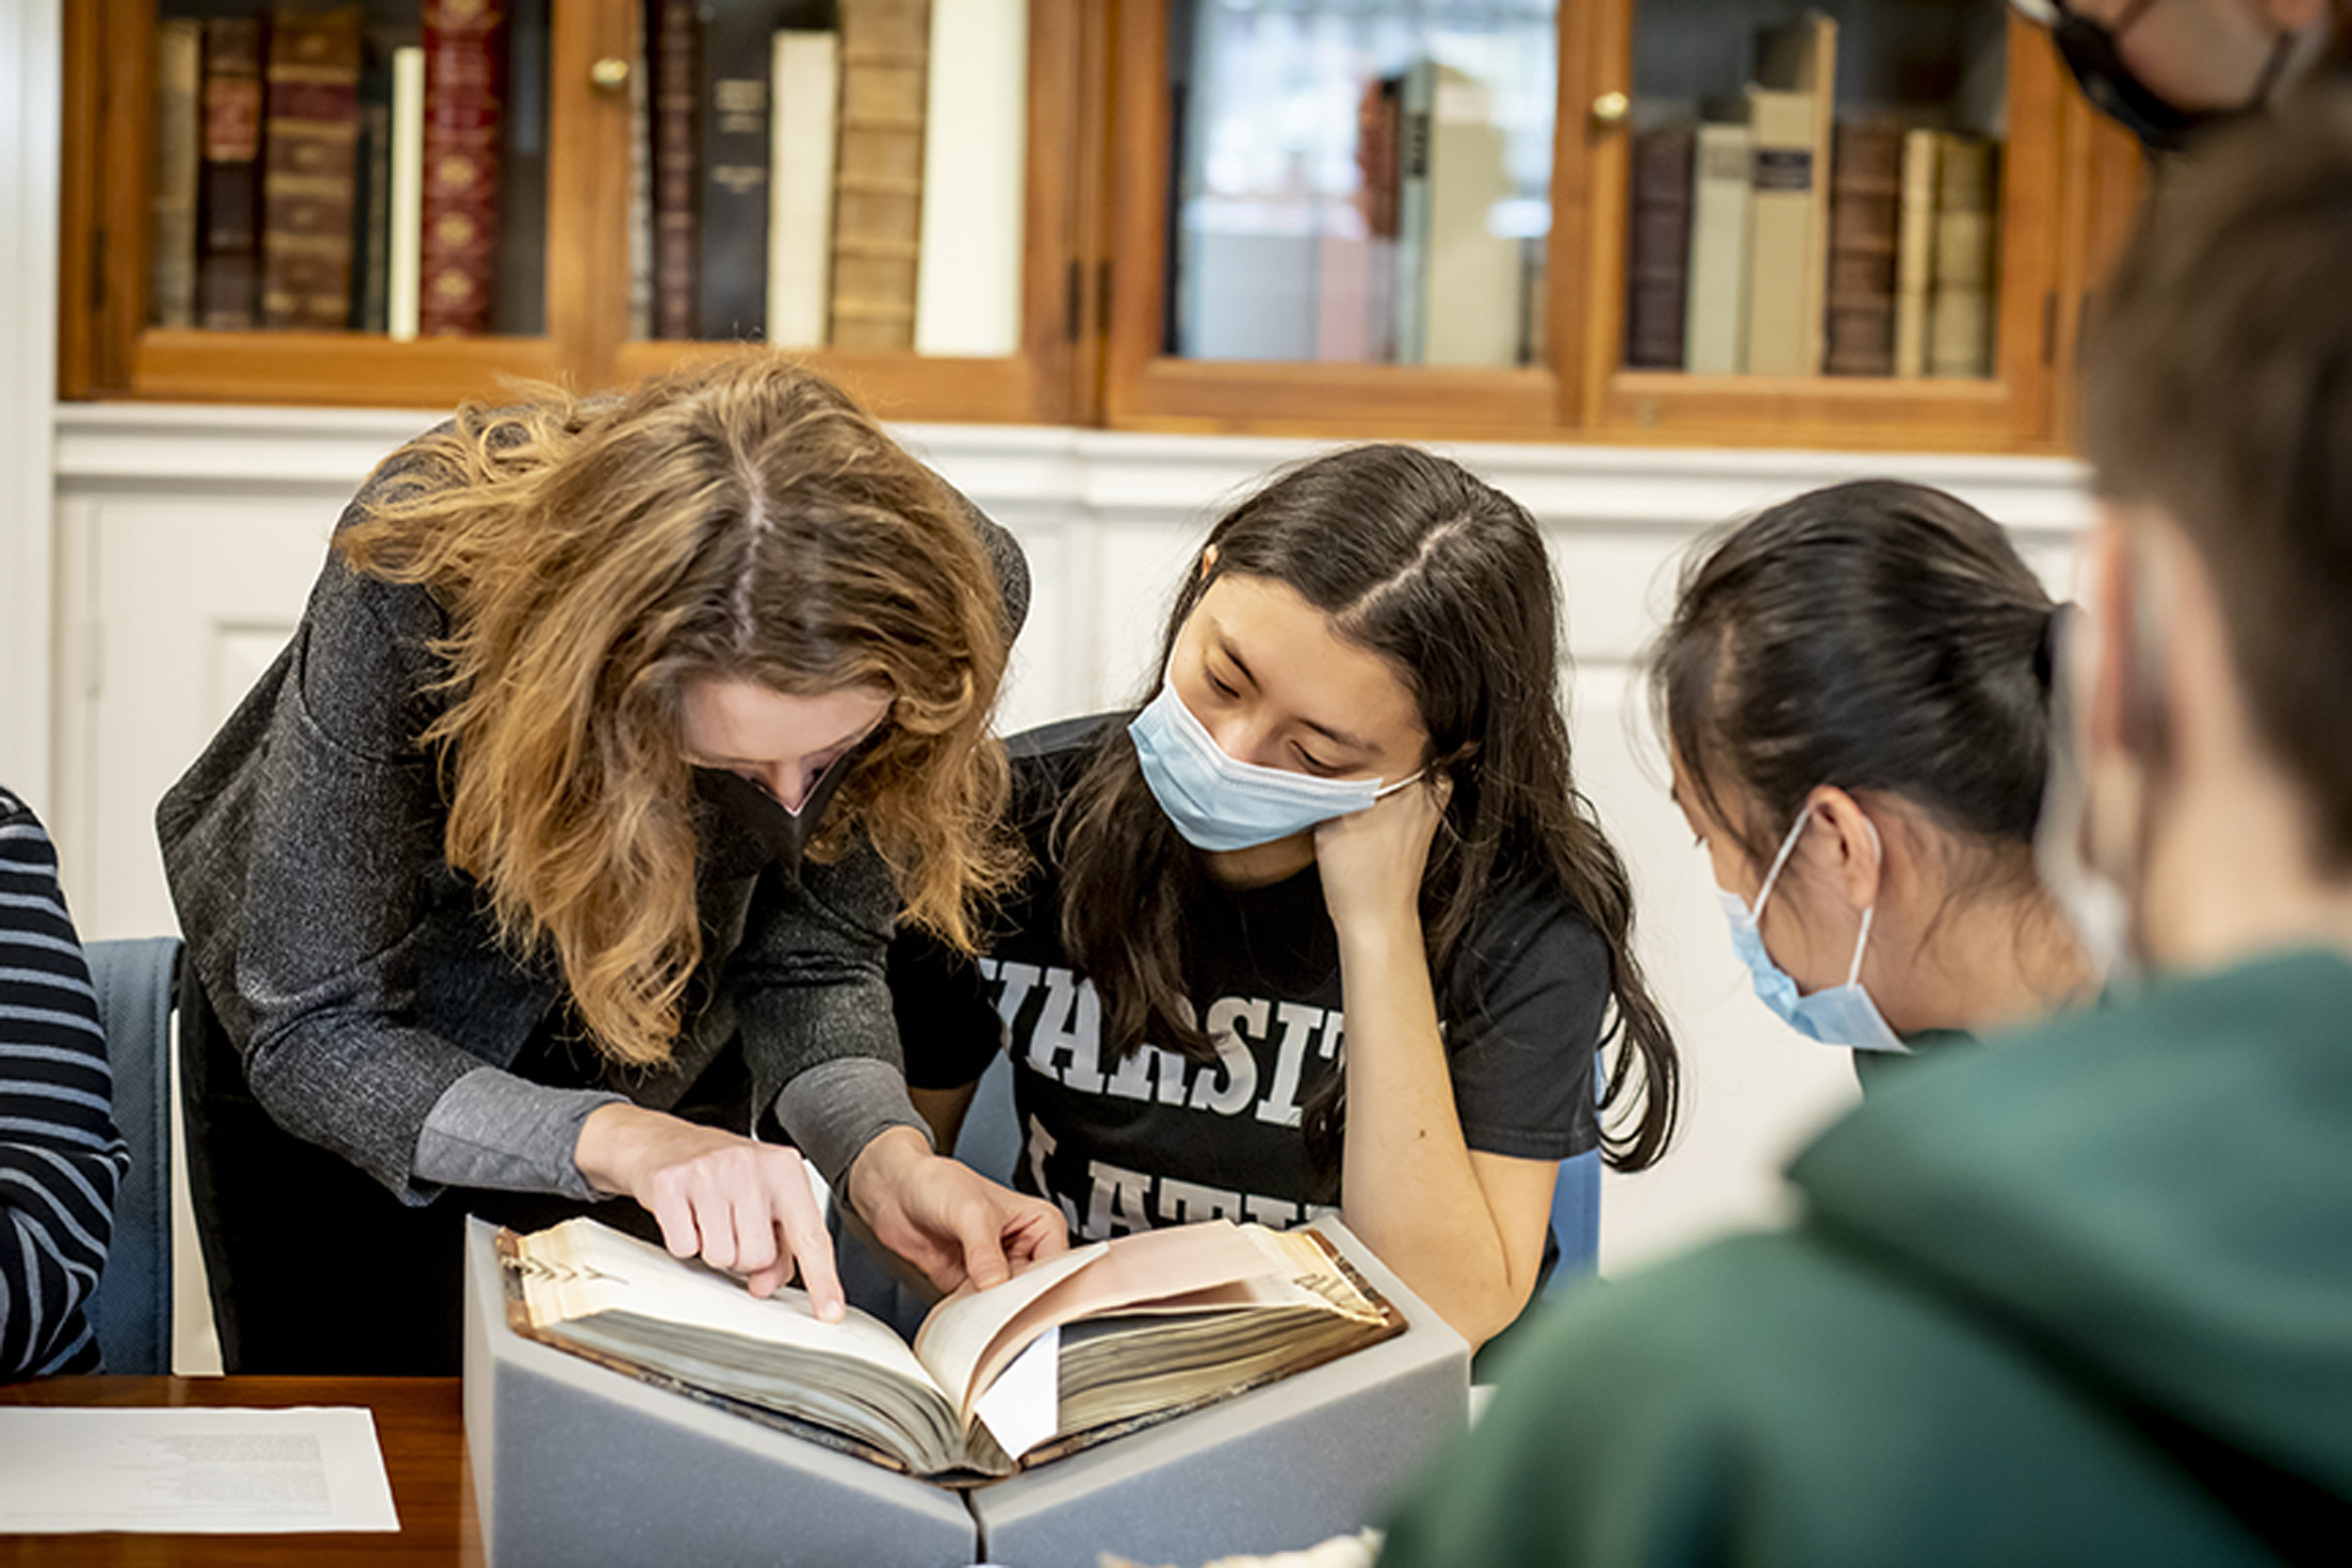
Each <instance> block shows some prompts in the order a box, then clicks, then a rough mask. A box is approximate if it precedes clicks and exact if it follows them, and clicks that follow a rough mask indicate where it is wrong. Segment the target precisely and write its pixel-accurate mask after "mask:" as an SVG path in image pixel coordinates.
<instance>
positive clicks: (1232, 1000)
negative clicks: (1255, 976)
mask: <svg viewBox="0 0 2352 1568" xmlns="http://www.w3.org/2000/svg"><path fill="white" fill-rule="evenodd" d="M1272 1011H1273V1008H1272V1007H1271V1006H1269V1005H1268V1004H1267V1003H1265V1002H1264V1001H1263V1000H1260V999H1258V998H1256V997H1240V996H1226V997H1220V998H1218V999H1217V1001H1216V1003H1215V1004H1214V1005H1213V1006H1211V1007H1210V1008H1209V1022H1208V1033H1209V1037H1210V1038H1211V1039H1213V1040H1215V1041H1216V1063H1215V1064H1214V1065H1212V1066H1208V1067H1204V1068H1202V1069H1200V1072H1199V1073H1198V1074H1197V1075H1196V1076H1195V1077H1194V1079H1193V1082H1192V1108H1193V1109H1194V1110H1196V1111H1215V1112H1216V1114H1217V1115H1219V1116H1222V1117H1237V1116H1239V1115H1241V1113H1242V1112H1243V1111H1244V1110H1246V1109H1247V1108H1248V1105H1249V1102H1250V1101H1252V1100H1255V1099H1256V1098H1257V1097H1258V1058H1257V1057H1256V1056H1254V1055H1252V1054H1250V1052H1249V1047H1248V1044H1247V1043H1245V1042H1244V1040H1243V1039H1242V1037H1241V1028H1240V1026H1241V1024H1242V1023H1243V1022H1248V1025H1249V1028H1250V1033H1251V1034H1252V1035H1253V1036H1254V1037H1258V1038H1263V1037H1264V1036H1265V1028H1266V1016H1267V1014H1268V1013H1270V1012H1272Z"/></svg>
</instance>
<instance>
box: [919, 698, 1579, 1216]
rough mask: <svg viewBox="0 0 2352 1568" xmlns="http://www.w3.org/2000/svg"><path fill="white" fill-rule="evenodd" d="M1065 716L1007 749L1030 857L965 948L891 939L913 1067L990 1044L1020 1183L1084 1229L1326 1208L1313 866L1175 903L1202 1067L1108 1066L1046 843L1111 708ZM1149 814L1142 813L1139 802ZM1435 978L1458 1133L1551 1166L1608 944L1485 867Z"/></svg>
mask: <svg viewBox="0 0 2352 1568" xmlns="http://www.w3.org/2000/svg"><path fill="white" fill-rule="evenodd" d="M1106 722H1114V721H1108V720H1104V719H1102V718H1099V717H1098V718H1092V719H1084V720H1073V721H1065V722H1063V723H1059V724H1053V725H1048V726H1046V727H1045V728H1043V729H1040V730H1032V731H1030V732H1028V733H1027V734H1025V735H1022V736H1015V737H1014V738H1013V739H1012V740H1011V741H1010V742H1009V749H1010V752H1011V754H1012V766H1013V773H1014V781H1015V782H1014V812H1015V814H1016V816H1015V819H1016V820H1017V821H1018V822H1020V823H1021V824H1022V825H1023V831H1024V833H1025V838H1026V840H1027V845H1028V849H1029V852H1030V855H1031V857H1032V860H1033V864H1032V869H1031V870H1030V872H1029V874H1028V876H1027V878H1026V879H1025V882H1024V885H1023V886H1022V888H1021V889H1020V891H1019V892H1018V894H1017V895H1015V896H1014V897H1013V898H1012V899H1011V900H1009V904H1008V906H1007V908H1006V909H1005V910H1004V911H1002V914H1001V916H1000V917H999V919H998V920H997V922H996V923H995V926H994V935H993V940H992V941H991V943H990V945H989V948H988V951H987V954H986V956H985V957H983V958H980V959H978V960H977V962H975V961H973V960H970V959H963V958H957V957H955V956H954V955H952V954H949V953H948V952H946V950H945V949H944V948H942V947H941V946H940V945H939V944H937V943H935V942H930V941H928V940H926V939H924V938H921V937H919V936H912V935H910V936H902V937H901V938H900V940H899V942H898V944H897V945H896V946H895V947H894V948H893V950H892V953H891V992H892V997H893V1001H894V1005H895V1006H896V1007H897V1010H898V1033H899V1038H900V1040H901V1041H902V1042H903V1045H904V1048H905V1051H906V1063H907V1079H908V1082H910V1083H911V1084H913V1085H915V1086H916V1087H918V1088H956V1087H961V1086H962V1085H967V1084H970V1083H972V1082H973V1081H974V1080H976V1079H977V1078H978V1077H979V1076H980V1074H981V1072H982V1071H984V1070H985V1069H986V1068H987V1066H988V1064H989V1061H990V1059H991V1058H992V1057H993V1055H994V1053H996V1052H997V1051H999V1050H1005V1051H1009V1053H1011V1055H1012V1058H1013V1065H1014V1072H1013V1098H1014V1103H1015V1105H1016V1107H1017V1108H1018V1110H1019V1113H1020V1117H1021V1155H1020V1160H1019V1167H1018V1171H1017V1173H1016V1176H1015V1185H1016V1186H1018V1187H1019V1188H1020V1189H1021V1190H1022V1191H1024V1192H1026V1193H1030V1194H1034V1195H1037V1196H1043V1197H1046V1198H1049V1199H1052V1200H1053V1201H1054V1202H1056V1203H1057V1204H1058V1205H1059V1206H1060V1208H1061V1211H1062V1214H1063V1217H1064V1218H1065V1219H1067V1220H1068V1221H1069V1223H1070V1227H1071V1229H1072V1230H1073V1232H1075V1233H1076V1234H1078V1235H1079V1236H1080V1237H1082V1238H1085V1239H1088V1240H1095V1239H1100V1238H1102V1237H1105V1236H1110V1235H1115V1234H1119V1233H1121V1232H1125V1231H1133V1230H1143V1229H1149V1228H1151V1227H1154V1226H1159V1225H1179V1224H1184V1223H1185V1222H1187V1221H1191V1220H1202V1219H1210V1218H1214V1217H1216V1216H1218V1215H1224V1216H1226V1217H1229V1218H1232V1219H1234V1220H1236V1221H1247V1220H1256V1221H1259V1222H1261V1223H1263V1224H1266V1225H1269V1226H1273V1227H1277V1228H1280V1227H1288V1226H1291V1225H1295V1224H1299V1223H1302V1222H1304V1221H1306V1220H1311V1219H1312V1218H1314V1217H1315V1216H1316V1215H1318V1214H1321V1213H1324V1212H1328V1211H1329V1209H1330V1207H1331V1206H1332V1205H1333V1204H1334V1202H1335V1200H1336V1193H1337V1180H1336V1176H1333V1177H1330V1178H1327V1179H1324V1180H1317V1178H1316V1176H1315V1173H1314V1171H1313V1169H1312V1167H1311V1163H1310V1160H1309V1157H1308V1152H1307V1143H1306V1138H1305V1136H1304V1134H1303V1133H1302V1132H1301V1131H1300V1109H1301V1107H1303V1106H1305V1105H1306V1104H1308V1103H1309V1102H1310V1101H1311V1098H1312V1097H1313V1095H1314V1093H1315V1090H1316V1088H1317V1086H1318V1085H1321V1084H1322V1083H1324V1082H1325V1080H1327V1079H1328V1078H1329V1077H1330V1076H1331V1075H1332V1074H1333V1073H1335V1072H1337V1071H1339V1070H1340V1060H1341V1049H1340V1047H1341V1039H1342V1035H1343V1027H1342V1025H1343V1020H1342V1016H1341V1010H1340V1001H1341V997H1340V962H1339V942H1338V936H1337V933H1336V932H1335V931H1334V930H1333V928H1332V926H1331V920H1330V916H1329V914H1328V913H1327V911H1326V909H1325V907H1324V902H1323V885H1322V882H1321V879H1319V878H1318V877H1317V875H1316V873H1315V870H1314V869H1313V868H1312V867H1309V868H1308V869H1307V870H1305V871H1303V872H1301V873H1299V874H1298V875H1297V876H1295V877H1292V878H1289V879H1285V880H1283V881H1280V882H1277V883H1274V884H1273V885H1271V886H1267V887H1263V888H1255V889H1250V890H1248V891H1244V892H1234V891H1232V890H1228V889H1222V888H1218V887H1216V885H1215V884H1214V883H1207V884H1205V885H1206V887H1207V889H1208V891H1206V892H1204V893H1203V895H1201V896H1200V898H1199V899H1198V900H1196V902H1195V906H1194V908H1193V909H1192V911H1190V916H1191V918H1190V928H1189V932H1188V940H1189V950H1190V954H1191V959H1190V969H1191V974H1190V975H1189V979H1190V981H1191V984H1190V987H1189V990H1190V995H1191V999H1192V1002H1193V1006H1194V1007H1195V1009H1196V1015H1195V1016H1197V1017H1198V1018H1200V1021H1201V1022H1202V1024H1203V1026H1204V1027H1205V1028H1206V1029H1207V1030H1208V1031H1209V1032H1210V1033H1211V1034H1212V1035H1213V1036H1215V1037H1216V1038H1217V1040H1218V1044H1219V1050H1220V1057H1219V1060H1218V1061H1217V1062H1216V1063H1215V1064H1213V1065H1212V1064H1195V1063H1192V1062H1189V1061H1187V1060H1185V1059H1184V1057H1182V1056H1180V1055H1178V1054H1176V1053H1174V1052H1170V1051H1164V1050H1161V1049H1158V1048H1156V1047H1153V1046H1150V1045H1145V1046H1142V1047H1139V1048H1138V1049H1136V1051H1134V1052H1132V1053H1129V1054H1128V1055H1126V1056H1125V1057H1124V1058H1123V1059H1116V1060H1115V1059H1113V1057H1112V1055H1111V1053H1110V1052H1109V1051H1108V1050H1107V1049H1106V1048H1105V1046H1104V1041H1103V1038H1102V1010H1101V1006H1100V1005H1099V1003H1098V1000H1097V998H1096V996H1095V992H1094V988H1093V986H1092V984H1091V982H1089V981H1088V980H1087V979H1086V978H1085V977H1084V976H1082V975H1080V974H1076V973H1075V972H1074V971H1073V968H1072V966H1071V963H1070V960H1069V958H1068V956H1067V954H1065V953H1064V951H1063V949H1062V943H1061V932H1060V919H1059V914H1060V899H1061V881H1060V877H1059V875H1058V873H1057V868H1056V867H1055V865H1054V864H1053V863H1052V860H1051V858H1050V857H1049V855H1048V853H1047V848H1048V847H1047V842H1046V840H1047V833H1048V830H1049V828H1050V826H1051V824H1052V820H1053V814H1054V809H1055V807H1056V806H1057V804H1058V803H1059V801H1060V800H1061V798H1062V796H1063V794H1064V793H1065V791H1066V790H1067V789H1068V788H1069V787H1070V785H1071V784H1073V782H1074V781H1075V779H1076V778H1077V775H1078V772H1079V769H1080V768H1081V766H1082V765H1083V763H1084V761H1085V758H1086V754H1087V752H1088V749H1089V746H1090V744H1091V743H1092V741H1093V739H1094V737H1095V736H1096V734H1097V733H1098V732H1099V731H1100V729H1101V727H1102V726H1103V725H1104V723H1106ZM1145 809H1151V808H1150V807H1149V806H1147V807H1146V808H1145ZM1448 968H1449V971H1450V973H1449V974H1446V975H1445V976H1443V978H1442V980H1441V982H1440V983H1439V984H1438V987H1437V992H1438V1019H1439V1022H1440V1025H1441V1027H1443V1028H1444V1030H1445V1031H1446V1036H1447V1040H1448V1057H1449V1061H1450V1063H1451V1067H1452V1076H1453V1084H1454V1101H1455V1106H1456V1109H1457V1111H1458V1113H1459V1115H1460V1117H1461V1121H1462V1131H1463V1134H1464V1136H1465V1138H1466V1140H1467V1141H1468V1143H1469V1145H1470V1148H1474V1149H1481V1150H1484V1151H1486V1152H1488V1153H1493V1154H1502V1155H1509V1156H1513V1157H1516V1158H1519V1159H1528V1160H1559V1159H1565V1158H1566V1157H1567V1156H1569V1155H1571V1154H1578V1153H1581V1152H1582V1151H1584V1150H1585V1149H1588V1148H1592V1147H1593V1146H1594V1145H1595V1143H1597V1141H1598V1121H1597V1114H1596V1111H1595V1108H1594V1102H1593V1093H1594V1079H1593V1073H1594V1053H1595V1052H1596V1051H1597V1049H1598V1047H1599V1044H1600V1032H1601V1028H1602V1018H1603V1014H1604V1012H1605V1011H1606V1009H1607V1006H1608V1003H1609V958H1608V949H1607V947H1606V945H1605V944H1604V943H1603V942H1602V941H1601V939H1600V937H1599V935H1598V933H1597V932H1596V931H1595V930H1594V928H1593V927H1592V926H1591V924H1590V923H1589V922H1588V921H1587V920H1586V919H1585V918H1584V916H1583V914H1582V913H1581V911H1579V910H1577V909H1576V908H1575V907H1574V906H1573V905H1572V904H1571V903H1570V902H1569V901H1568V899H1567V897H1566V896H1565V895H1564V894H1562V893H1561V892H1559V891H1558V890H1557V889H1556V888H1555V887H1553V886H1552V885H1551V883H1550V882H1549V880H1547V879H1539V878H1536V877H1534V876H1525V875H1521V876H1505V877H1502V878H1501V879H1499V880H1498V882H1497V885H1496V887H1495V890H1494V894H1493V896H1492V897H1491V898H1490V899H1489V900H1488V901H1487V904H1486V908H1485V910H1484V911H1482V913H1481V917H1480V919H1479V920H1478V921H1477V922H1476V923H1474V925H1473V927H1472V928H1471V930H1470V934H1469V936H1468V937H1467V939H1466V940H1465V942H1463V944H1462V947H1461V951H1460V952H1459V954H1458V955H1457V956H1456V957H1455V958H1454V960H1453V961H1452V963H1451V964H1450V965H1449V966H1448Z"/></svg>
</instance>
